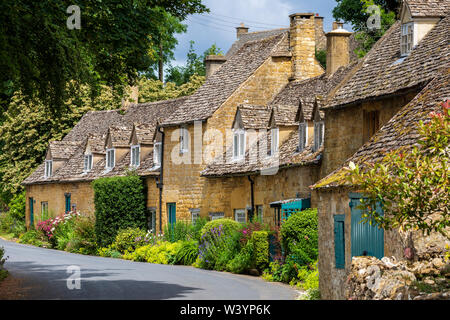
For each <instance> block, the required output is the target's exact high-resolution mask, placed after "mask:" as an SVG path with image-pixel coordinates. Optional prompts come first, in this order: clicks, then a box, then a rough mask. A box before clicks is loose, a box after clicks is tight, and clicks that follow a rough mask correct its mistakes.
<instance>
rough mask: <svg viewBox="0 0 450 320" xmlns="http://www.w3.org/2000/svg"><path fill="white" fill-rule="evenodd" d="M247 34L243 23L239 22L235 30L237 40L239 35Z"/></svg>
mask: <svg viewBox="0 0 450 320" xmlns="http://www.w3.org/2000/svg"><path fill="white" fill-rule="evenodd" d="M246 33H248V28H247V27H246V26H244V23H243V22H241V25H240V26H239V27H237V28H236V36H237V38H238V39H239V38H240V37H241V35H243V34H246Z"/></svg>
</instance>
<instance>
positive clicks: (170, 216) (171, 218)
mask: <svg viewBox="0 0 450 320" xmlns="http://www.w3.org/2000/svg"><path fill="white" fill-rule="evenodd" d="M167 221H168V223H169V224H170V225H171V227H172V228H173V226H174V225H175V223H176V222H177V205H176V203H168V204H167Z"/></svg>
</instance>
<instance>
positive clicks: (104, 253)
mask: <svg viewBox="0 0 450 320" xmlns="http://www.w3.org/2000/svg"><path fill="white" fill-rule="evenodd" d="M97 255H99V256H100V257H110V258H116V259H118V258H122V254H121V253H120V252H119V251H117V250H115V249H114V248H113V246H112V245H109V246H108V247H106V248H99V249H98V250H97Z"/></svg>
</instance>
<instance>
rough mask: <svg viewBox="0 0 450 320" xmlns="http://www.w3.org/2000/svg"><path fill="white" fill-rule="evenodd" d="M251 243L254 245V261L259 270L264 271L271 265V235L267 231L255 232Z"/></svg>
mask: <svg viewBox="0 0 450 320" xmlns="http://www.w3.org/2000/svg"><path fill="white" fill-rule="evenodd" d="M250 241H251V243H252V244H253V261H254V265H255V266H256V268H257V269H259V270H264V269H265V267H266V266H267V265H268V263H269V235H268V233H267V231H254V232H253V233H252V238H251V240H250Z"/></svg>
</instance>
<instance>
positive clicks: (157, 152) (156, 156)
mask: <svg viewBox="0 0 450 320" xmlns="http://www.w3.org/2000/svg"><path fill="white" fill-rule="evenodd" d="M161 151H162V149H161V142H156V143H155V145H154V147H153V166H154V167H160V166H161V158H162V157H161V156H162V154H161Z"/></svg>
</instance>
